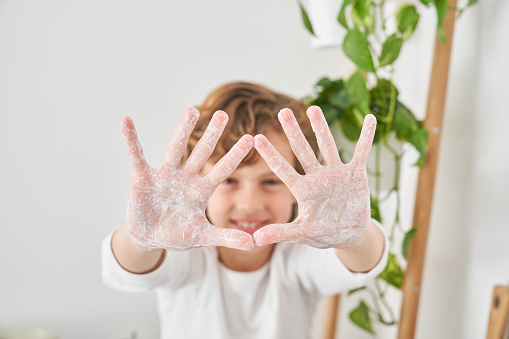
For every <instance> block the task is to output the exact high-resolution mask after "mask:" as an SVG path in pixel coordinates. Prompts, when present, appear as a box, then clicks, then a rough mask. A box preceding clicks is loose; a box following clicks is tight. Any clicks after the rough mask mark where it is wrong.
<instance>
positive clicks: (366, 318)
mask: <svg viewBox="0 0 509 339" xmlns="http://www.w3.org/2000/svg"><path fill="white" fill-rule="evenodd" d="M350 320H352V322H353V323H354V324H355V325H357V326H359V327H360V328H362V329H363V330H365V331H368V332H369V333H371V334H375V331H374V330H373V326H372V325H371V323H372V321H371V316H370V315H369V307H368V305H367V304H366V303H365V302H364V300H361V302H360V303H359V306H357V307H356V308H355V309H354V310H353V311H352V312H350Z"/></svg>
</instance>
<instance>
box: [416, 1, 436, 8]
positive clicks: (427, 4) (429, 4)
mask: <svg viewBox="0 0 509 339" xmlns="http://www.w3.org/2000/svg"><path fill="white" fill-rule="evenodd" d="M419 1H420V2H421V3H422V4H423V5H426V6H428V7H429V6H431V5H432V4H434V3H435V0H419Z"/></svg>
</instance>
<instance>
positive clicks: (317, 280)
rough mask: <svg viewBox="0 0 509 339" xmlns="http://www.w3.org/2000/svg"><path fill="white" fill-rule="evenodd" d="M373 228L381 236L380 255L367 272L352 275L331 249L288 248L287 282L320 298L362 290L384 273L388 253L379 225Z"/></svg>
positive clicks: (386, 242) (385, 238)
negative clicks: (359, 288)
mask: <svg viewBox="0 0 509 339" xmlns="http://www.w3.org/2000/svg"><path fill="white" fill-rule="evenodd" d="M374 222H375V224H376V225H377V226H378V227H379V228H380V230H381V231H382V233H383V234H384V241H385V245H384V252H383V255H382V257H381V259H380V261H379V262H378V264H377V265H376V266H375V267H373V269H371V270H370V271H369V272H366V273H354V272H352V271H350V270H349V269H348V268H347V267H346V266H345V265H344V264H343V262H342V261H341V260H340V259H339V257H338V256H337V254H336V250H335V249H334V248H329V249H318V248H314V247H310V246H307V245H298V244H291V245H292V246H291V249H290V250H288V251H287V252H288V257H287V258H286V262H287V266H288V267H287V268H286V270H287V275H288V277H289V279H291V280H298V282H299V283H300V284H301V285H302V287H303V288H304V289H306V290H310V291H314V292H316V293H318V294H320V295H332V294H337V293H341V292H345V291H348V290H351V289H354V288H357V287H361V286H364V285H365V284H366V283H367V282H368V281H370V280H372V279H374V278H376V277H377V276H378V275H379V274H380V273H382V271H383V270H384V268H385V266H386V264H387V259H388V253H389V246H387V244H388V240H387V235H386V234H385V231H384V228H383V226H382V225H380V223H378V222H377V221H376V220H374Z"/></svg>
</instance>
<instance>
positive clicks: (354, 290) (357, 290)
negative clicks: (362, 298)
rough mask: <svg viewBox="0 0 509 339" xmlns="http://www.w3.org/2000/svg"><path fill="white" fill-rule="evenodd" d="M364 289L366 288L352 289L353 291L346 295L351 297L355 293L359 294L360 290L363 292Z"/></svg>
mask: <svg viewBox="0 0 509 339" xmlns="http://www.w3.org/2000/svg"><path fill="white" fill-rule="evenodd" d="M365 289H366V286H362V287H358V288H354V289H353V290H350V291H348V295H352V294H354V293H356V292H359V291H362V290H365Z"/></svg>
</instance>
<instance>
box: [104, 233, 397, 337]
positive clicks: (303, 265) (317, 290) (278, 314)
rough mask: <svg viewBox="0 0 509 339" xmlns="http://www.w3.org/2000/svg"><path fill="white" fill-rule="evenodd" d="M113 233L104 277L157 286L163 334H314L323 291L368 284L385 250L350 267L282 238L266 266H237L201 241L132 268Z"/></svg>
mask: <svg viewBox="0 0 509 339" xmlns="http://www.w3.org/2000/svg"><path fill="white" fill-rule="evenodd" d="M379 227H380V228H381V229H382V231H383V228H382V227H381V226H380V225H379ZM384 234H385V233H384ZM111 236H112V235H111V234H110V235H109V236H108V237H107V238H106V239H104V241H103V249H102V250H103V254H102V262H103V268H102V270H103V280H104V283H105V284H107V285H109V286H110V287H112V288H114V289H117V290H123V291H133V292H139V291H147V290H155V292H156V295H157V303H158V311H159V320H160V327H161V331H160V333H161V338H162V339H170V338H178V339H185V338H199V339H201V338H211V339H215V338H217V339H230V338H231V339H237V338H242V339H250V338H253V339H254V338H263V339H271V338H273V339H282V338H283V339H284V338H291V339H299V338H309V337H310V331H311V323H312V320H313V314H314V311H315V309H316V306H317V304H318V302H319V301H320V298H321V297H322V296H326V295H332V294H336V293H339V292H343V291H347V290H350V289H353V288H356V287H360V286H363V285H365V284H366V282H367V281H368V280H370V279H373V278H375V277H376V276H377V275H378V274H380V273H381V272H382V271H383V269H384V267H385V265H386V263H387V256H388V246H385V250H384V255H383V258H382V260H380V262H379V263H378V264H377V266H376V267H375V268H373V269H372V270H371V271H370V272H368V273H352V272H351V271H349V270H348V269H347V268H346V267H345V266H344V265H343V263H342V262H341V261H340V260H339V258H338V257H337V255H336V253H335V250H334V249H325V250H323V249H316V248H313V247H310V246H307V245H298V244H292V243H279V244H276V245H275V247H274V251H273V253H272V257H271V259H270V261H268V262H267V263H266V264H265V265H264V266H263V267H262V268H260V269H258V270H256V271H253V272H238V271H233V270H230V269H228V268H226V267H225V266H224V265H223V264H222V263H221V262H220V261H219V260H218V252H217V248H198V249H193V250H189V251H184V252H170V251H168V252H167V253H166V258H165V260H164V262H163V264H162V265H161V266H160V267H159V268H158V269H157V270H155V271H153V272H151V273H148V274H132V273H129V272H127V271H125V270H124V269H123V268H122V267H121V266H120V265H119V264H118V262H117V261H116V259H115V257H114V255H113V252H112V250H111ZM386 244H387V239H386Z"/></svg>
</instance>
